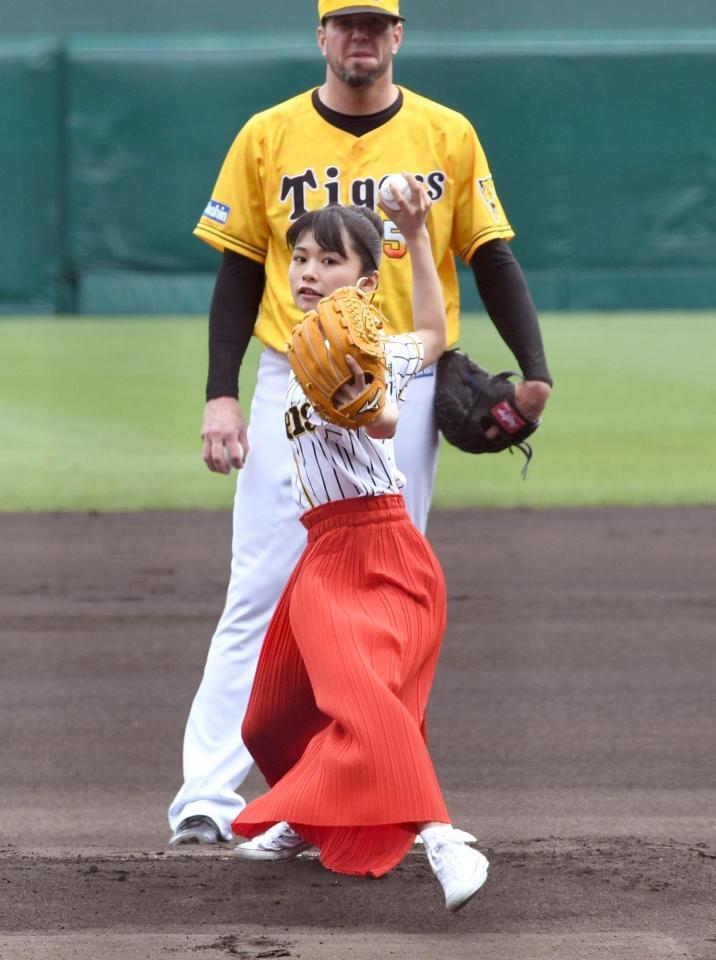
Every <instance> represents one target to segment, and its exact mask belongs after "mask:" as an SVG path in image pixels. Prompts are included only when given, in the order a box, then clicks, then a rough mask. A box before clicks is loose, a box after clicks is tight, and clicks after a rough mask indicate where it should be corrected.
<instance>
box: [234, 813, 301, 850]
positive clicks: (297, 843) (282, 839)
mask: <svg viewBox="0 0 716 960" xmlns="http://www.w3.org/2000/svg"><path fill="white" fill-rule="evenodd" d="M312 846H313V844H312V843H308V842H307V841H306V840H304V839H303V837H302V836H301V835H300V834H298V833H296V831H295V830H292V829H291V827H290V826H289V825H288V824H287V823H286V821H285V820H283V821H281V823H275V824H274V825H273V826H272V827H269V829H268V830H267V831H266V832H265V833H261V834H259V836H258V837H254V839H253V840H249V841H248V842H247V843H240V844H239V845H238V846H236V847H234V854H235V855H236V856H237V857H240V858H241V859H242V860H293V859H294V858H295V857H297V856H298V855H299V853H303V851H304V850H308V848H309V847H312Z"/></svg>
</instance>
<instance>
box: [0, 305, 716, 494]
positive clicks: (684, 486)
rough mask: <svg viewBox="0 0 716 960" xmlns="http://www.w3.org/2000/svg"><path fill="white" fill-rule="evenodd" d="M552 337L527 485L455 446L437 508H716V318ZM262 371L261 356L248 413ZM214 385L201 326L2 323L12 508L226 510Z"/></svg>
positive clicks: (4, 444)
mask: <svg viewBox="0 0 716 960" xmlns="http://www.w3.org/2000/svg"><path fill="white" fill-rule="evenodd" d="M542 327H543V332H544V336H545V342H546V346H547V352H548V356H549V360H550V366H551V368H552V373H553V375H554V378H555V381H556V388H555V391H554V393H553V397H552V401H551V403H550V407H549V410H548V413H547V415H546V416H545V419H544V423H543V425H542V427H541V428H540V430H539V432H538V433H537V434H536V436H535V442H534V447H535V458H534V461H533V463H532V465H531V467H530V470H529V475H528V479H527V481H526V482H522V480H521V479H520V468H521V466H522V457H521V456H520V455H517V456H515V457H511V456H510V455H509V454H502V455H500V456H489V457H488V456H483V457H471V456H468V455H466V454H462V453H460V452H459V451H457V450H454V449H453V448H450V447H448V446H446V445H443V450H442V453H441V461H440V468H439V471H438V478H437V487H436V495H435V503H436V504H438V505H441V506H457V505H474V504H489V505H499V506H516V505H524V506H552V505H570V506H572V505H597V504H608V503H615V504H688V503H713V502H715V501H716V480H715V478H716V431H715V430H714V419H715V417H714V407H715V401H716V390H715V389H714V386H713V372H712V357H713V356H714V355H716V315H715V314H677V313H672V314H635V315H626V314H618V315H593V314H569V315H545V316H544V317H543V318H542ZM463 329H464V336H463V338H462V341H461V344H462V346H463V347H464V348H465V349H467V350H468V352H469V353H470V354H471V355H473V356H474V357H475V358H476V359H479V360H480V361H481V362H482V363H483V364H484V365H485V366H488V367H490V368H492V369H494V370H497V369H502V368H504V367H510V366H512V365H513V361H512V360H511V358H510V355H509V353H508V352H507V350H506V349H505V347H504V346H503V345H502V344H501V342H500V340H499V338H498V337H497V335H496V333H495V331H494V329H493V328H492V326H491V324H490V322H489V320H487V319H486V318H484V317H467V318H465V321H464V324H463ZM257 357H258V349H257V344H254V345H253V347H252V349H251V352H250V355H249V358H248V360H247V362H246V363H245V365H244V370H243V371H242V384H241V390H242V397H243V398H244V400H245V401H248V397H249V396H250V392H251V389H252V387H253V378H254V371H255V366H256V360H257ZM205 373H206V330H205V321H204V319H203V318H195V317H184V318H177V319H174V318H171V319H170V318H167V319H157V318H141V319H139V318H136V319H75V318H73V319H64V318H50V319H27V318H22V319H4V320H2V321H0V403H1V405H2V420H1V422H0V450H1V451H2V453H1V457H0V462H1V463H2V466H1V467H0V510H2V511H22V510H30V511H35V510H92V509H95V510H139V509H196V508H198V509H228V508H229V506H230V504H231V500H232V493H233V487H234V480H233V478H232V479H227V478H224V477H220V476H216V475H213V474H209V472H208V471H207V470H206V468H205V467H204V465H203V463H202V461H201V459H200V442H199V423H200V419H201V413H202V408H203V401H202V397H203V385H204V378H205ZM245 408H248V402H245ZM234 476H235V475H234Z"/></svg>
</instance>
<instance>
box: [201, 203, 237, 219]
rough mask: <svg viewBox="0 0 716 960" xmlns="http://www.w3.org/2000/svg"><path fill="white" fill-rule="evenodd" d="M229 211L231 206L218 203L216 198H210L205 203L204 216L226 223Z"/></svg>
mask: <svg viewBox="0 0 716 960" xmlns="http://www.w3.org/2000/svg"><path fill="white" fill-rule="evenodd" d="M230 213H231V207H227V206H226V205H225V204H223V203H219V201H218V200H210V201H209V202H208V203H207V205H206V210H204V216H205V217H208V218H209V220H216V222H217V223H226V221H227V220H228V219H229V214H230Z"/></svg>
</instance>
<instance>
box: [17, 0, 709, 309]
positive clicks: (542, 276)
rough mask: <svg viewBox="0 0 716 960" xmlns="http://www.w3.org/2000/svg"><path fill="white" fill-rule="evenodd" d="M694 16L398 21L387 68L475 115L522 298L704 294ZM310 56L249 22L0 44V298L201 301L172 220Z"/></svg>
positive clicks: (688, 304)
mask: <svg viewBox="0 0 716 960" xmlns="http://www.w3.org/2000/svg"><path fill="white" fill-rule="evenodd" d="M277 6H280V5H277ZM293 6H294V7H295V4H294V5H293ZM418 6H419V5H418V4H417V3H416V4H415V7H416V8H417V7H418ZM447 6H449V4H443V6H442V8H446V7H447ZM463 6H464V5H463ZM131 8H132V5H131V4H129V5H128V7H127V9H128V10H131ZM219 8H220V9H222V10H224V9H226V8H225V7H223V6H221V5H219ZM442 8H441V9H442ZM242 9H243V7H242ZM286 9H288V6H287V8H286ZM425 9H426V10H427V5H425ZM456 9H457V8H456ZM524 9H525V10H526V9H527V7H525V8H524ZM615 9H616V5H615ZM630 9H631V8H630ZM709 11H710V13H709ZM493 12H494V11H493ZM713 12H714V6H713V4H709V5H708V6H707V5H704V6H703V13H704V17H705V18H706V21H708V16H709V15H711V16H713ZM492 25H493V26H494V23H493V24H492ZM255 26H257V25H255ZM700 26H701V28H700V29H683V28H682V29H678V30H675V29H669V30H666V29H663V30H649V31H646V30H638V31H637V30H628V29H621V30H607V31H605V30H597V29H590V30H581V31H578V32H577V31H564V30H561V31H552V32H550V33H535V32H534V31H531V32H524V33H514V32H512V33H506V32H494V33H488V32H485V31H470V30H461V31H457V32H445V31H444V30H443V31H441V32H435V33H434V34H429V33H426V32H419V31H417V30H416V31H415V32H413V31H412V30H411V36H410V38H409V42H406V45H405V47H404V49H403V50H402V51H401V53H400V56H399V58H398V61H397V64H396V79H397V80H398V82H400V83H403V84H405V85H406V86H409V87H411V88H412V89H414V90H416V91H418V92H420V93H422V94H424V95H426V96H429V97H433V98H435V99H438V100H441V101H442V102H444V103H446V104H448V105H450V106H452V107H455V108H456V109H458V110H461V111H462V112H463V113H465V114H466V115H467V116H468V117H469V118H470V119H471V120H472V122H473V123H474V124H475V126H476V128H477V130H478V133H479V135H480V138H481V140H482V142H483V145H484V146H485V149H486V151H487V153H488V157H489V158H490V161H491V166H492V169H493V173H494V175H495V178H496V183H497V187H498V190H499V193H500V196H501V199H502V200H503V204H504V206H505V208H506V210H507V212H508V215H509V217H510V219H511V221H512V223H513V226H514V227H515V229H516V230H517V235H518V236H517V239H516V240H515V243H514V249H515V252H516V254H517V256H518V258H519V259H520V261H521V263H522V264H523V265H524V267H525V269H526V272H527V274H528V278H529V281H530V285H531V287H532V289H533V292H534V295H535V299H536V300H537V303H538V305H539V306H540V307H541V308H543V309H558V310H560V309H565V310H566V309H578V310H582V309H610V310H613V309H617V310H618V309H625V308H629V309H639V308H641V309H667V308H668V309H672V308H713V307H716V108H715V99H714V91H715V90H716V29H714V28H712V29H707V28H706V27H705V26H704V25H703V24H701V25H700ZM322 70H323V61H322V59H321V58H320V57H319V56H318V54H317V52H316V50H315V48H314V45H313V43H312V42H311V41H310V39H309V40H307V39H306V35H305V32H304V33H286V34H283V35H281V36H280V37H278V36H276V35H274V34H269V33H267V32H265V31H261V30H259V29H258V27H257V29H256V32H254V33H250V34H249V33H245V34H242V35H237V34H228V33H226V34H221V33H217V34H215V35H211V36H210V35H207V34H202V35H196V36H191V37H188V36H185V37H182V36H166V37H159V36H155V37H149V36H145V37H138V36H133V37H125V38H122V37H117V36H113V37H104V38H102V37H86V38H80V37H69V38H67V39H65V40H63V41H62V42H58V41H52V40H47V41H44V40H35V41H24V42H17V43H11V42H0V108H1V110H2V116H3V122H4V129H5V132H4V134H3V139H2V146H1V147H0V173H2V176H3V183H4V187H5V191H4V193H5V203H4V208H5V210H6V211H7V223H8V224H9V228H7V227H6V229H5V230H4V231H3V235H2V240H0V310H2V311H4V312H6V313H8V312H18V311H27V312H36V311H42V310H50V311H52V310H54V311H58V312H60V311H69V312H73V311H76V312H80V313H125V312H126V313H133V312H136V313H148V312H170V313H174V312H194V311H203V310H205V309H206V308H207V305H208V301H209V296H210V291H211V286H212V283H213V274H214V272H215V269H216V265H217V254H216V253H215V252H214V251H212V250H210V249H208V248H206V247H205V246H204V245H203V244H201V243H200V242H199V241H197V240H195V239H194V238H193V237H192V236H191V230H192V227H193V225H194V223H195V221H196V219H197V217H198V216H199V214H200V212H201V210H202V209H203V207H204V205H205V203H206V201H207V199H208V197H209V194H210V191H211V188H212V185H213V181H214V178H215V175H216V173H217V171H218V168H219V165H220V163H221V160H222V159H223V156H224V154H225V152H226V149H227V148H228V146H229V144H230V142H231V140H232V138H233V136H234V134H235V133H236V131H237V130H238V129H239V127H240V126H241V124H242V123H243V122H244V121H245V120H246V119H247V118H248V117H249V116H250V115H251V114H252V113H254V112H255V111H256V110H260V109H262V108H264V107H267V106H270V105H271V104H273V103H275V102H277V101H278V100H280V99H283V98H285V97H287V96H290V95H292V94H294V93H296V92H298V91H300V90H303V89H307V88H310V87H311V86H313V85H316V84H318V83H320V82H321V75H322ZM464 295H465V301H466V304H467V305H468V306H475V305H476V300H475V298H476V294H475V293H474V291H473V284H472V283H471V282H468V283H466V284H464Z"/></svg>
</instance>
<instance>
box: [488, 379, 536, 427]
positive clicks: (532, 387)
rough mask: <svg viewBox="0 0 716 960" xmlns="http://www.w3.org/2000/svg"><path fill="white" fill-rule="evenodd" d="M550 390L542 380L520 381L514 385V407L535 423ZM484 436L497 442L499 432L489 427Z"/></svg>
mask: <svg viewBox="0 0 716 960" xmlns="http://www.w3.org/2000/svg"><path fill="white" fill-rule="evenodd" d="M551 392H552V388H551V387H550V385H549V384H548V383H544V382H543V381H542V380H521V381H520V382H519V383H516V384H515V406H516V407H517V409H518V410H519V411H520V413H521V414H523V416H525V417H527V419H528V420H534V421H535V422H537V421H538V420H539V419H540V418H541V416H542V413H543V412H544V408H545V407H546V406H547V401H548V400H549V395H550V393H551ZM486 436H487V437H488V439H490V440H497V439H498V438H499V436H500V431H499V430H498V429H497V427H489V428H488V429H487V433H486Z"/></svg>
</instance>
